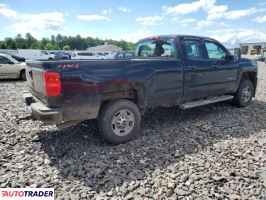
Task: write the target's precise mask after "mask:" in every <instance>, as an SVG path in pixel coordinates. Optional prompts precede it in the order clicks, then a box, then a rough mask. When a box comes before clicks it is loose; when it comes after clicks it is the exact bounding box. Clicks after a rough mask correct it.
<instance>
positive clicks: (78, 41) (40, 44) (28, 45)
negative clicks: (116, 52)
mask: <svg viewBox="0 0 266 200" xmlns="http://www.w3.org/2000/svg"><path fill="white" fill-rule="evenodd" d="M106 42H107V43H108V44H114V45H117V46H119V47H121V48H122V49H123V50H133V49H134V44H133V43H130V42H126V41H124V40H121V41H117V40H110V39H109V40H102V39H99V38H92V37H86V38H83V37H81V36H80V35H77V36H63V35H61V34H58V35H56V36H55V35H52V36H51V37H50V38H42V39H41V40H37V39H36V38H34V37H33V36H32V35H31V34H30V33H27V34H26V35H25V37H23V36H22V35H21V34H18V35H17V36H16V37H14V38H11V37H7V38H5V39H4V40H2V41H0V49H43V50H86V49H87V48H89V47H95V46H98V45H103V44H105V43H106Z"/></svg>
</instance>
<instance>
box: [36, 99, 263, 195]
mask: <svg viewBox="0 0 266 200" xmlns="http://www.w3.org/2000/svg"><path fill="white" fill-rule="evenodd" d="M240 116H241V117H240ZM210 119H211V120H210ZM247 122H248V123H247ZM262 130H266V102H262V101H257V100H254V101H253V103H252V105H251V106H250V107H248V108H236V107H234V106H232V105H230V104H229V103H219V104H216V105H210V106H205V107H200V108H195V109H191V110H186V111H183V110H180V109H179V108H158V109H155V110H149V111H148V112H147V113H146V114H145V116H144V120H143V125H142V130H141V131H140V134H139V135H138V136H137V138H136V139H135V140H133V141H130V142H128V143H126V144H121V145H117V146H112V145H109V144H107V143H105V142H104V141H103V140H102V139H101V138H100V137H99V136H98V128H97V122H96V121H86V122H83V123H81V124H78V125H76V126H72V127H69V128H68V129H63V130H60V131H46V132H39V133H37V134H38V136H39V138H40V142H41V148H42V149H43V150H44V152H45V153H47V154H48V155H49V157H50V160H51V166H54V167H56V168H57V169H58V170H59V174H60V176H61V178H63V179H66V180H68V181H77V180H78V181H82V182H83V184H84V185H85V186H88V187H91V188H92V189H94V190H96V191H98V192H99V191H105V192H106V191H109V190H111V189H112V188H115V187H116V186H118V187H119V186H121V185H122V184H123V183H124V182H131V181H134V180H142V179H144V178H145V177H147V176H150V175H151V174H152V173H153V172H154V170H156V169H163V168H166V167H167V166H169V165H171V164H172V163H174V162H176V161H177V160H178V159H180V158H182V157H183V156H185V155H188V154H197V153H198V152H199V151H202V150H204V149H206V148H207V147H211V146H212V145H213V144H215V143H217V142H219V141H221V140H227V139H232V138H245V137H249V136H250V135H252V134H256V133H258V132H260V131H262Z"/></svg>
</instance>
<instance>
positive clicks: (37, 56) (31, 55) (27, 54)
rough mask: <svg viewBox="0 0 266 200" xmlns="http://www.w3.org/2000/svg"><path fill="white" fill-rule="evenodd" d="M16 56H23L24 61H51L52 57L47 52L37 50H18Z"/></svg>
mask: <svg viewBox="0 0 266 200" xmlns="http://www.w3.org/2000/svg"><path fill="white" fill-rule="evenodd" d="M17 52H18V56H23V57H24V58H26V60H53V59H54V55H53V54H50V53H49V52H48V51H44V50H39V49H18V50H17Z"/></svg>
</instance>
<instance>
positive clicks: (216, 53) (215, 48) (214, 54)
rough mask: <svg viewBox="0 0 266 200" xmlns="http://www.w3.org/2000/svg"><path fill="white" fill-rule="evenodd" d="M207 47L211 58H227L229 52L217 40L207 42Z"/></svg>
mask: <svg viewBox="0 0 266 200" xmlns="http://www.w3.org/2000/svg"><path fill="white" fill-rule="evenodd" d="M205 47H206V49H207V53H208V58H209V59H215V60H223V59H225V58H226V55H227V52H226V50H225V49H224V48H223V47H222V46H221V45H219V44H217V43H215V42H205Z"/></svg>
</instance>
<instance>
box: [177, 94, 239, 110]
mask: <svg viewBox="0 0 266 200" xmlns="http://www.w3.org/2000/svg"><path fill="white" fill-rule="evenodd" d="M233 98H234V96H232V95H222V96H215V97H210V98H208V99H204V100H198V101H192V102H187V103H184V104H181V105H180V106H179V107H180V108H181V109H184V110H186V109H189V108H194V107H198V106H204V105H207V104H212V103H217V102H220V101H227V100H231V99H233Z"/></svg>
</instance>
